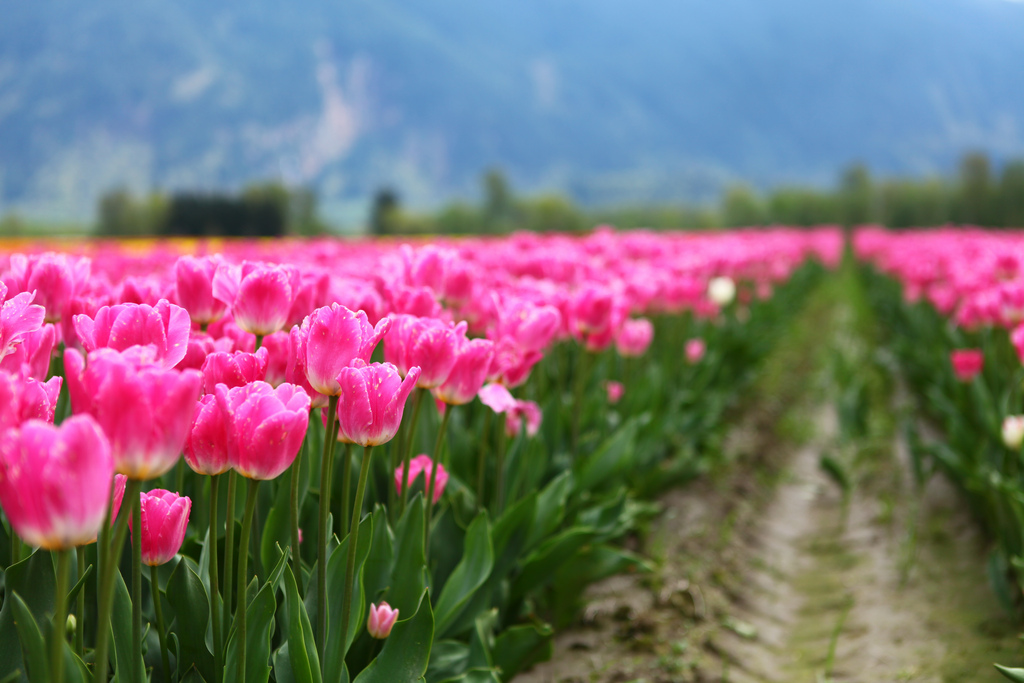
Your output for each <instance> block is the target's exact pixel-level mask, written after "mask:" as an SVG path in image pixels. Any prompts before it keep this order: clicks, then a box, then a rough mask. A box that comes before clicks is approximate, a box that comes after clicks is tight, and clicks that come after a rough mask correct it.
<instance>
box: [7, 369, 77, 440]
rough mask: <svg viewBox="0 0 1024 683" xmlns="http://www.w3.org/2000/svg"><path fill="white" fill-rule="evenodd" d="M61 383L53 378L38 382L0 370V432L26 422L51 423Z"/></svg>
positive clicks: (59, 379)
mask: <svg viewBox="0 0 1024 683" xmlns="http://www.w3.org/2000/svg"><path fill="white" fill-rule="evenodd" d="M61 381H62V380H61V378H60V377H53V378H51V379H50V380H49V381H47V382H40V381H39V380H36V379H31V378H22V377H19V376H17V375H13V374H11V373H9V372H6V371H4V370H0V430H3V429H8V428H10V427H18V426H20V425H21V423H22V422H27V421H28V420H42V421H43V422H49V423H51V424H53V414H54V410H55V409H56V408H57V397H58V395H59V394H60V385H61Z"/></svg>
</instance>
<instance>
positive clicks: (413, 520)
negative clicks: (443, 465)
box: [386, 493, 427, 614]
mask: <svg viewBox="0 0 1024 683" xmlns="http://www.w3.org/2000/svg"><path fill="white" fill-rule="evenodd" d="M424 523H425V520H424V512H423V496H422V495H421V494H419V493H417V494H416V495H415V496H414V497H413V499H412V500H411V501H409V507H407V508H406V509H405V514H403V515H402V519H400V520H399V521H398V526H397V527H396V528H395V563H394V569H393V570H392V572H391V581H390V582H389V583H388V592H387V594H386V598H387V601H388V604H389V605H391V606H392V607H393V608H395V609H397V610H399V611H402V610H404V612H403V614H408V613H409V612H411V611H413V610H414V609H416V606H417V604H418V603H417V601H418V600H419V599H420V596H421V595H423V589H424V588H426V586H427V576H426V571H427V569H426V567H427V560H426V555H425V554H424V552H423V525H424Z"/></svg>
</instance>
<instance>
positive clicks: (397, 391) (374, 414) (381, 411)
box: [338, 359, 420, 446]
mask: <svg viewBox="0 0 1024 683" xmlns="http://www.w3.org/2000/svg"><path fill="white" fill-rule="evenodd" d="M419 375H420V369H419V368H416V367H414V368H410V369H409V373H408V374H407V375H406V376H405V379H404V380H403V379H402V377H401V375H399V374H398V368H396V367H395V366H394V365H392V364H391V363H373V364H372V365H366V364H365V363H363V362H362V361H361V360H358V359H357V360H356V364H355V365H353V366H352V367H347V368H342V370H341V372H340V373H339V374H338V382H339V384H340V385H341V400H340V401H339V402H338V438H339V439H341V440H343V441H347V442H349V443H356V444H359V445H360V446H379V445H381V444H383V443H387V442H388V441H390V440H391V439H393V438H394V437H395V434H397V433H398V426H399V425H400V424H401V422H402V412H403V411H404V410H405V402H406V399H408V398H409V393H410V392H411V391H412V390H413V387H415V386H416V380H417V379H418V378H419Z"/></svg>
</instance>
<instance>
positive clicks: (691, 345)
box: [686, 337, 707, 365]
mask: <svg viewBox="0 0 1024 683" xmlns="http://www.w3.org/2000/svg"><path fill="white" fill-rule="evenodd" d="M706 349H707V347H706V345H705V344H704V340H703V339H700V338H699V337H698V338H695V339H688V340H687V341H686V362H687V363H690V364H691V365H693V364H695V363H699V362H700V359H701V358H703V357H704V351H705V350H706Z"/></svg>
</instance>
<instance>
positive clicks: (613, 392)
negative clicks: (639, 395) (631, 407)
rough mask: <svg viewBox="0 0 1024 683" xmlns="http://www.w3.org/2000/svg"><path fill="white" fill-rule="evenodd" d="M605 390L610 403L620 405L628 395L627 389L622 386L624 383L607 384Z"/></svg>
mask: <svg viewBox="0 0 1024 683" xmlns="http://www.w3.org/2000/svg"><path fill="white" fill-rule="evenodd" d="M604 388H605V390H606V391H607V392H608V402H609V403H618V402H619V401H620V400H622V395H623V394H624V393H626V387H624V386H623V385H622V382H606V383H605V385H604Z"/></svg>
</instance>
